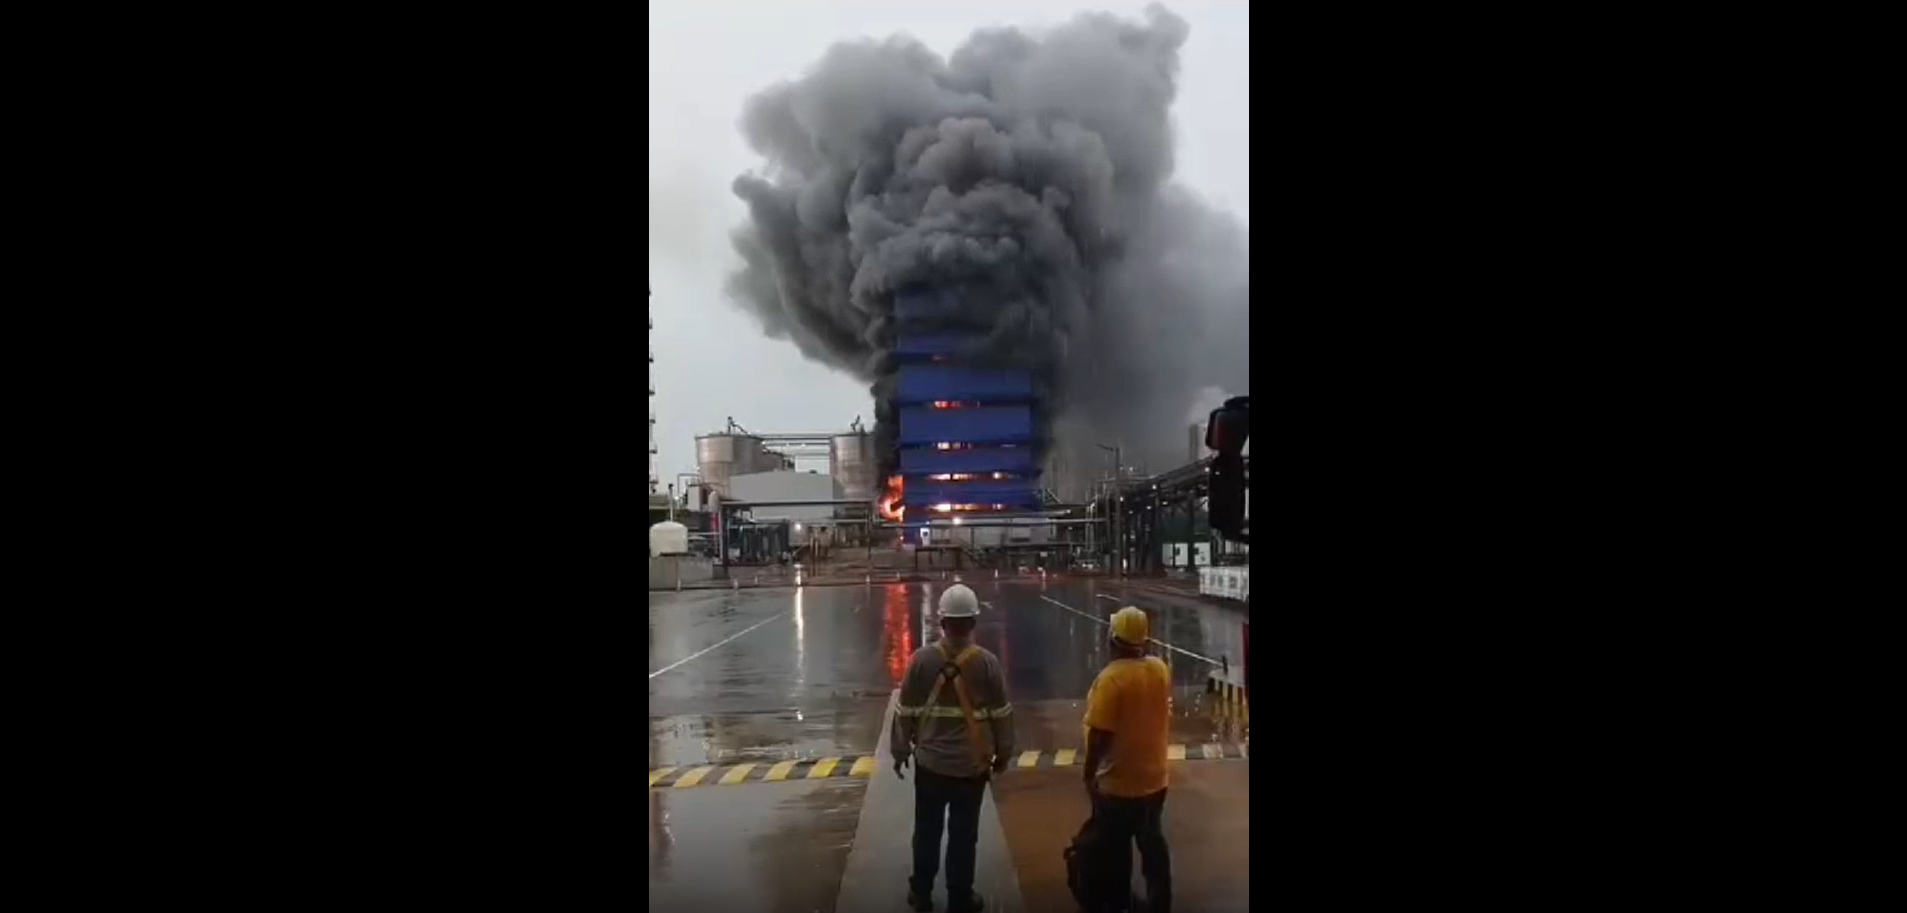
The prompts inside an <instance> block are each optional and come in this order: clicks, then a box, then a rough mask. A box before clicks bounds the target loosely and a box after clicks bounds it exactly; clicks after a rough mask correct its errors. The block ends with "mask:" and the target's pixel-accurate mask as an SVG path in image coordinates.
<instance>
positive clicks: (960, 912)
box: [947, 891, 987, 913]
mask: <svg viewBox="0 0 1907 913" xmlns="http://www.w3.org/2000/svg"><path fill="white" fill-rule="evenodd" d="M986 906H987V899H986V898H984V897H981V896H980V892H979V891H968V892H967V899H966V902H964V903H962V902H961V901H959V900H955V899H954V898H952V897H949V898H947V913H980V911H981V910H984V909H986Z"/></svg>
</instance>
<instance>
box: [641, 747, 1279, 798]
mask: <svg viewBox="0 0 1907 913" xmlns="http://www.w3.org/2000/svg"><path fill="white" fill-rule="evenodd" d="M1165 752H1166V754H1165V756H1166V759H1167V760H1171V761H1215V760H1220V759H1233V758H1249V757H1251V752H1250V749H1249V746H1247V745H1244V744H1239V743H1231V742H1224V743H1221V742H1213V743H1211V744H1206V745H1167V746H1166V749H1165ZM1085 759H1086V753H1085V752H1084V751H1081V750H1079V749H1076V748H1060V749H1056V750H1051V751H1022V752H1019V753H1018V754H1016V755H1014V756H1013V760H1012V761H1011V762H1009V764H1010V766H1012V767H1018V768H1026V767H1068V766H1071V765H1074V764H1078V763H1081V762H1082V761H1084V760H1085ZM888 763H889V765H891V764H892V762H891V761H890V762H888ZM881 766H882V765H881V764H880V763H879V762H878V761H877V760H876V759H875V757H874V756H873V755H850V756H843V757H838V758H807V759H803V760H798V761H779V762H776V763H773V764H769V763H750V764H701V765H693V764H691V765H683V766H679V767H658V768H656V769H654V770H651V771H649V786H650V788H652V789H684V788H688V787H692V786H738V785H740V784H743V783H779V782H787V781H790V780H826V779H830V778H837V779H838V778H841V777H860V778H867V777H870V776H873V775H874V772H875V771H876V770H877V769H879V768H880V767H881Z"/></svg>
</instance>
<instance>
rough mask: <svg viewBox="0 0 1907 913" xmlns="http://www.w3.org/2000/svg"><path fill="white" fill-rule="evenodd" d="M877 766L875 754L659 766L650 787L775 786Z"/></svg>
mask: <svg viewBox="0 0 1907 913" xmlns="http://www.w3.org/2000/svg"><path fill="white" fill-rule="evenodd" d="M875 767H876V764H875V761H874V756H873V755H859V756H848V757H839V758H803V759H801V760H795V761H778V762H775V763H773V764H768V763H760V764H705V765H684V766H681V767H658V768H656V769H655V770H652V771H649V785H650V786H652V787H656V788H664V789H681V788H684V787H688V786H734V785H736V784H739V783H775V782H780V781H783V780H826V779H828V778H830V777H868V776H872V775H873V773H874V769H875Z"/></svg>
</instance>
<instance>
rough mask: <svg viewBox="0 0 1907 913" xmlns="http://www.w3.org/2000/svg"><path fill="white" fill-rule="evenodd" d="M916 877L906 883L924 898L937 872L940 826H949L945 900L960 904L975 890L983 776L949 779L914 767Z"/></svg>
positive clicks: (984, 783)
mask: <svg viewBox="0 0 1907 913" xmlns="http://www.w3.org/2000/svg"><path fill="white" fill-rule="evenodd" d="M914 771H915V773H914V877H913V878H911V879H909V880H908V886H909V887H911V888H913V890H914V893H915V894H917V895H919V896H921V897H926V896H927V895H928V893H929V892H931V891H932V890H933V889H934V876H935V875H936V874H938V873H939V871H940V828H941V825H942V824H943V823H944V824H945V825H946V828H947V903H948V904H949V905H951V906H954V907H959V906H960V905H961V904H963V903H965V902H966V900H967V897H968V895H969V894H971V893H972V891H973V856H974V847H975V845H976V844H978V843H979V841H980V800H981V798H983V797H984V796H985V795H986V791H987V781H986V779H985V778H982V777H948V776H943V775H941V774H937V773H934V772H933V771H931V770H928V769H927V768H925V767H921V766H919V765H915V767H914Z"/></svg>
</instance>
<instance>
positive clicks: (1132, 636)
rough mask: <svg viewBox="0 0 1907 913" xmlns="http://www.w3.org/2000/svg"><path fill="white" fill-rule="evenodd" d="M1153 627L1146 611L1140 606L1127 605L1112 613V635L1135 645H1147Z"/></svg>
mask: <svg viewBox="0 0 1907 913" xmlns="http://www.w3.org/2000/svg"><path fill="white" fill-rule="evenodd" d="M1151 629H1152V624H1151V622H1150V621H1148V620H1147V619H1146V613H1145V612H1144V611H1142V610H1141V609H1140V608H1139V607H1138V606H1126V607H1125V608H1123V609H1120V610H1119V611H1117V612H1114V613H1112V636H1114V637H1117V638H1119V639H1120V640H1122V641H1124V642H1126V643H1128V644H1131V645H1133V646H1135V647H1143V646H1145V645H1146V641H1148V640H1150V639H1151Z"/></svg>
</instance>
